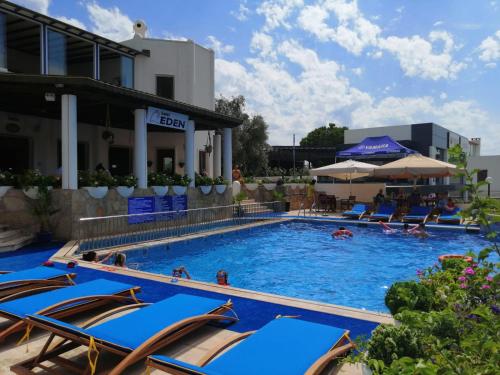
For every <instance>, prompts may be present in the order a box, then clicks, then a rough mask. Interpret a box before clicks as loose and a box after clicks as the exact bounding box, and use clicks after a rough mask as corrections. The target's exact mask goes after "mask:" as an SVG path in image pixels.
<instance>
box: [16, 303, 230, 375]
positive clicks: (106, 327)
mask: <svg viewBox="0 0 500 375" xmlns="http://www.w3.org/2000/svg"><path fill="white" fill-rule="evenodd" d="M138 307H141V308H140V309H139V308H138ZM231 307H232V303H231V301H227V302H226V301H223V300H218V299H212V298H205V297H199V296H191V295H186V294H176V295H175V296H172V297H170V298H167V299H164V300H162V301H160V302H156V303H153V304H140V305H131V306H122V307H119V308H117V309H116V310H115V311H113V310H111V311H108V312H106V313H104V314H101V315H99V316H97V317H95V318H94V319H92V320H90V321H88V322H87V324H85V325H83V326H81V327H78V326H75V325H72V324H69V323H65V322H62V321H60V320H57V319H54V318H52V317H47V316H43V315H39V314H33V315H30V316H29V317H28V323H29V324H30V325H32V326H35V327H38V328H41V329H44V330H46V331H48V332H49V333H51V335H50V337H49V339H48V341H47V343H46V344H45V346H44V348H43V349H42V351H41V352H40V353H39V354H38V355H37V356H36V357H35V358H32V359H29V360H26V361H24V362H22V363H19V364H17V365H14V366H13V367H12V368H11V370H12V371H13V372H15V373H23V374H27V373H32V369H34V368H36V367H43V368H46V367H45V366H44V365H42V366H39V365H40V364H41V363H42V362H46V361H47V362H53V363H55V364H57V365H60V366H63V367H65V366H66V367H68V368H69V369H72V370H73V371H72V372H74V370H75V368H78V366H77V365H76V364H73V363H71V364H68V360H67V359H61V358H60V357H59V356H60V355H61V354H63V353H66V352H67V351H69V350H72V349H74V348H75V347H78V346H81V345H84V346H87V347H88V353H87V354H88V359H89V364H88V366H89V367H90V368H92V369H94V370H95V368H96V365H97V363H96V362H97V357H98V353H99V352H102V351H107V352H111V353H114V354H117V355H120V356H122V357H124V358H123V359H122V361H121V362H120V363H119V364H118V365H117V366H116V367H115V368H114V369H113V370H112V371H111V372H109V373H108V375H116V374H120V373H122V372H123V371H125V370H126V369H127V367H128V366H130V365H132V364H133V363H136V362H137V361H140V360H142V359H144V358H146V357H147V356H148V355H150V354H152V353H154V352H156V351H157V350H158V349H160V348H162V347H164V346H166V345H168V344H170V343H172V342H174V341H176V340H178V339H180V338H181V337H183V336H184V335H186V334H188V333H190V332H192V331H193V330H195V329H197V328H199V327H201V326H203V325H205V324H207V323H208V322H215V321H219V322H223V321H226V322H234V321H236V320H237V318H236V317H232V316H226V315H223V314H224V313H225V312H227V311H229V310H231ZM133 308H137V309H136V310H135V311H133V312H130V313H129V314H127V315H122V316H119V317H117V318H115V319H112V320H107V321H105V322H103V323H100V322H101V320H103V319H104V318H109V317H110V316H111V315H112V314H113V313H114V312H123V311H124V310H126V309H133ZM56 336H59V337H62V338H63V339H64V341H63V342H61V343H60V344H57V345H55V346H54V347H53V348H52V349H50V350H49V349H48V348H49V346H50V344H51V343H52V341H53V339H54V338H55V337H56Z"/></svg>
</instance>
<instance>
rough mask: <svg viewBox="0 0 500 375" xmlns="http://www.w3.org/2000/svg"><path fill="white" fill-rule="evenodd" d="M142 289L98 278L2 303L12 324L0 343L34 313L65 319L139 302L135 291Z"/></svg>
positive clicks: (1, 334) (1, 313)
mask: <svg viewBox="0 0 500 375" xmlns="http://www.w3.org/2000/svg"><path fill="white" fill-rule="evenodd" d="M139 291H140V288H138V287H134V286H132V285H129V284H124V283H119V282H116V281H111V280H105V279H97V280H93V281H89V282H86V283H81V284H78V285H75V286H69V287H67V288H62V289H57V290H52V291H50V292H45V293H39V294H35V295H31V296H28V297H23V298H18V299H15V300H13V301H7V302H3V303H0V317H3V318H5V319H8V320H10V321H11V322H12V324H11V325H10V326H9V327H7V328H5V329H4V330H2V331H0V342H2V341H3V340H5V338H6V337H8V336H9V335H11V334H13V333H15V332H18V331H20V330H22V329H24V328H25V327H26V321H25V320H24V319H25V318H27V316H28V315H30V314H41V315H42V314H43V315H47V316H51V317H53V318H64V317H67V316H71V315H73V314H76V313H80V312H83V311H88V310H90V309H93V308H96V307H99V306H102V305H105V304H108V303H111V302H123V303H131V302H138V301H137V299H136V298H135V293H137V292H139Z"/></svg>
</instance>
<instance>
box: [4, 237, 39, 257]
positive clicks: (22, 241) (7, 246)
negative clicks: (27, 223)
mask: <svg viewBox="0 0 500 375" xmlns="http://www.w3.org/2000/svg"><path fill="white" fill-rule="evenodd" d="M32 242H33V235H31V234H29V235H20V236H16V238H12V239H9V240H8V241H2V240H0V253H4V252H7V251H14V250H17V249H19V248H21V247H23V246H26V245H29V244H30V243H32Z"/></svg>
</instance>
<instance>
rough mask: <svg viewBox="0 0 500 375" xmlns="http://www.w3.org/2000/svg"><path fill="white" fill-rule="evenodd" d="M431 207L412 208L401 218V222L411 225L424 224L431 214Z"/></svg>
mask: <svg viewBox="0 0 500 375" xmlns="http://www.w3.org/2000/svg"><path fill="white" fill-rule="evenodd" d="M431 211H432V208H431V207H423V206H413V207H411V208H410V212H408V215H405V216H403V218H402V221H404V222H413V223H415V222H416V223H426V222H427V220H428V219H429V216H430V214H431Z"/></svg>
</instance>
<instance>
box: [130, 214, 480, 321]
mask: <svg viewBox="0 0 500 375" xmlns="http://www.w3.org/2000/svg"><path fill="white" fill-rule="evenodd" d="M338 225H339V224H338V223H334V222H310V221H290V222H285V223H280V224H270V225H263V226H259V227H256V228H252V229H245V230H238V231H234V232H230V233H225V234H217V235H212V236H206V237H203V238H198V239H193V240H188V241H179V242H175V243H171V244H169V245H159V246H154V247H148V248H139V249H134V250H130V251H127V263H128V265H129V266H130V267H131V268H137V269H139V270H141V271H148V272H153V273H159V274H166V275H170V274H171V271H172V269H173V268H174V267H177V266H180V265H183V266H185V267H186V268H187V269H188V271H189V272H190V273H191V276H192V277H193V279H195V280H200V281H208V282H215V274H216V272H217V270H219V269H224V270H226V271H227V272H228V273H229V281H230V283H231V285H232V286H235V287H239V288H245V289H251V290H256V291H262V292H268V293H274V294H281V295H285V296H289V297H297V298H303V299H310V300H316V301H322V302H327V303H333V304H337V305H344V306H351V307H357V308H362V309H367V310H373V311H382V312H387V308H386V307H385V305H384V295H385V292H386V289H387V288H388V287H389V286H390V285H391V284H392V283H393V282H395V281H399V280H405V279H410V278H414V277H415V272H416V270H417V269H423V268H426V267H429V266H432V265H433V264H434V263H436V261H437V257H438V256H439V255H441V254H446V253H464V252H466V251H467V250H474V251H478V250H480V249H482V248H484V247H485V246H487V244H488V243H489V242H488V241H487V240H486V239H485V238H484V237H483V236H481V235H479V234H467V233H464V232H463V231H446V230H435V231H431V237H430V238H428V239H418V238H415V237H412V236H407V235H403V234H394V235H387V234H384V233H382V231H381V229H380V228H378V227H357V226H355V225H351V226H349V225H348V226H347V227H348V228H349V229H351V230H352V231H353V232H354V237H353V238H352V239H347V240H335V239H332V237H331V232H332V231H333V230H334V229H336V228H338Z"/></svg>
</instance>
